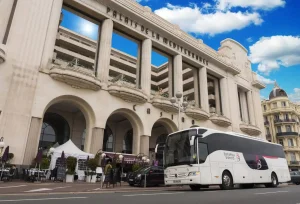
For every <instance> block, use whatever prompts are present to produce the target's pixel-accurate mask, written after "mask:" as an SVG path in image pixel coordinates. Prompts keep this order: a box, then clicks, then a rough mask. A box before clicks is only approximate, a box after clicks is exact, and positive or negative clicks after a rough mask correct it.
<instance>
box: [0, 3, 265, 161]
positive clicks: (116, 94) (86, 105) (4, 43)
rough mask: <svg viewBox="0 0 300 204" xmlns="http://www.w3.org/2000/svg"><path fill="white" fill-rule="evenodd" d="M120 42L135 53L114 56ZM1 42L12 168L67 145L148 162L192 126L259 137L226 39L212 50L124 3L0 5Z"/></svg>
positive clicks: (1, 113)
mask: <svg viewBox="0 0 300 204" xmlns="http://www.w3.org/2000/svg"><path fill="white" fill-rule="evenodd" d="M76 19H77V20H78V19H79V20H78V21H76V22H84V25H83V26H84V31H85V32H90V31H91V30H93V29H94V28H96V35H94V36H93V37H91V36H90V35H85V34H84V32H83V31H82V30H81V28H78V27H76V25H75V23H74V22H75V20H76ZM121 37H122V38H125V39H127V40H129V41H130V42H131V43H133V44H134V45H135V46H136V47H135V52H136V54H128V53H126V52H124V51H122V50H121V49H117V48H116V47H118V46H119V45H120V44H122V43H120V41H114V39H117V38H121ZM0 42H1V43H0V93H1V94H0V137H4V141H5V143H6V144H7V145H9V146H10V151H11V152H13V153H14V154H15V158H14V161H13V162H14V163H16V164H20V165H28V164H30V163H31V161H32V159H33V158H34V157H35V155H36V152H37V150H38V148H39V147H43V148H46V147H48V146H51V145H54V144H56V145H57V144H62V143H64V142H66V141H67V140H69V139H71V140H72V141H73V142H74V143H75V144H76V145H77V146H78V147H79V148H81V149H83V150H84V151H87V152H91V153H96V152H97V151H98V150H100V149H101V150H103V151H107V152H123V153H127V154H139V153H143V154H145V155H148V156H150V155H151V151H153V148H154V147H155V145H156V143H158V142H160V141H163V140H164V139H165V136H166V135H167V134H169V133H171V132H173V131H176V130H178V128H179V129H184V128H188V127H190V126H192V125H199V126H204V127H209V128H215V129H219V130H222V131H234V132H240V133H243V134H248V135H251V136H255V137H265V133H264V124H263V117H262V110H261V105H260V94H259V91H260V89H263V88H264V87H265V86H264V85H263V84H261V83H260V82H259V81H257V77H256V74H255V73H254V72H252V70H251V63H250V61H249V59H248V58H247V50H246V49H245V48H244V47H243V46H242V45H241V44H239V43H238V42H236V41H234V40H232V39H225V40H224V41H222V42H221V46H220V48H219V49H218V51H215V50H213V49H212V48H210V47H209V46H207V45H206V44H205V43H204V42H203V41H201V40H199V39H195V38H193V37H192V36H190V35H188V34H187V33H185V32H183V31H182V30H180V28H179V27H178V26H176V25H173V24H171V23H169V22H167V21H165V20H164V19H162V18H160V17H159V16H157V15H155V14H154V13H152V12H151V9H150V8H148V7H143V6H141V5H139V4H138V3H136V2H135V1H133V0H43V1H41V0H2V1H1V2H0ZM126 42H127V41H126ZM124 47H125V48H130V49H131V48H133V47H134V46H133V47H131V46H127V45H126V44H125V41H124ZM156 55H160V56H163V58H164V59H165V61H164V62H162V63H161V64H158V63H156V62H155V59H154V57H155V56H156ZM178 92H180V93H182V94H183V98H182V99H181V101H183V100H184V101H187V103H188V107H187V108H186V109H184V110H183V111H184V112H183V113H182V114H181V116H180V118H179V120H178V105H177V104H172V103H171V102H170V98H172V97H174V96H176V93H178ZM177 121H180V122H179V123H178V122H177ZM178 126H179V127H178Z"/></svg>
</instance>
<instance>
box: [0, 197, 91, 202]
mask: <svg viewBox="0 0 300 204" xmlns="http://www.w3.org/2000/svg"><path fill="white" fill-rule="evenodd" d="M86 198H87V197H65V198H36V199H19V200H0V202H22V201H41V200H72V199H86Z"/></svg>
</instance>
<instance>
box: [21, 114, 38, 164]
mask: <svg viewBox="0 0 300 204" xmlns="http://www.w3.org/2000/svg"><path fill="white" fill-rule="evenodd" d="M41 127H42V119H41V118H35V117H33V118H32V119H31V123H30V129H29V134H28V137H27V142H26V148H25V153H24V158H23V165H30V164H31V163H32V160H33V159H34V158H35V156H36V154H37V151H38V146H39V139H40V133H41Z"/></svg>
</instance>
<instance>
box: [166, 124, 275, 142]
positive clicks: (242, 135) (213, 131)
mask: <svg viewBox="0 0 300 204" xmlns="http://www.w3.org/2000/svg"><path fill="white" fill-rule="evenodd" d="M194 129H197V130H198V129H204V130H207V131H206V132H205V133H203V134H202V135H203V137H206V136H209V135H210V134H213V133H222V134H228V135H232V136H236V137H243V138H247V139H250V140H256V141H260V142H265V143H270V144H274V145H280V144H276V143H271V142H269V141H267V140H266V139H262V138H258V137H252V136H249V135H245V134H242V133H237V132H230V131H228V132H224V131H219V130H215V129H210V128H206V127H192V128H187V129H184V130H180V131H177V132H173V133H171V134H169V135H173V134H176V133H179V132H183V131H187V130H194Z"/></svg>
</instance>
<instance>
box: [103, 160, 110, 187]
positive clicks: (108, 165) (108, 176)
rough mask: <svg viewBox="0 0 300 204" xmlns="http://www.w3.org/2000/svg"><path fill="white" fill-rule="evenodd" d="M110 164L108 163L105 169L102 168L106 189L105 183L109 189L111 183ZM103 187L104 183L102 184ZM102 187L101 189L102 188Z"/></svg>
mask: <svg viewBox="0 0 300 204" xmlns="http://www.w3.org/2000/svg"><path fill="white" fill-rule="evenodd" d="M110 163H111V162H110V161H108V162H107V164H106V166H105V168H104V175H105V177H104V178H105V183H106V188H107V183H108V187H110V183H111V175H110V174H111V169H112V165H111V164H110ZM103 185H104V183H103ZM103 185H102V188H103Z"/></svg>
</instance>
